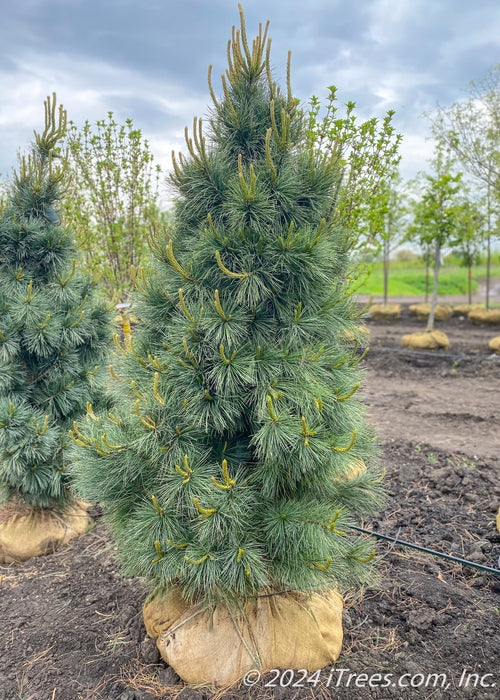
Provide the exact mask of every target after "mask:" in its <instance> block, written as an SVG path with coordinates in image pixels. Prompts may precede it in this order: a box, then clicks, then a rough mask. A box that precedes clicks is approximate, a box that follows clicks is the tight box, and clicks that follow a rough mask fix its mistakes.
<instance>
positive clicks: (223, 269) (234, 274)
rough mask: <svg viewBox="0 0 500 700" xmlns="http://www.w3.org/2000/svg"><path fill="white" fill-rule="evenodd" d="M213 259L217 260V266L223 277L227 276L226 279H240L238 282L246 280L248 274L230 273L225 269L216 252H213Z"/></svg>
mask: <svg viewBox="0 0 500 700" xmlns="http://www.w3.org/2000/svg"><path fill="white" fill-rule="evenodd" d="M215 257H216V259H217V265H218V266H219V267H220V269H221V270H222V272H223V273H224V274H225V275H227V276H228V277H232V278H233V279H240V280H243V279H246V278H247V277H249V273H248V272H231V270H228V269H227V267H226V266H225V265H224V263H223V262H222V259H221V256H220V253H219V251H218V250H216V251H215Z"/></svg>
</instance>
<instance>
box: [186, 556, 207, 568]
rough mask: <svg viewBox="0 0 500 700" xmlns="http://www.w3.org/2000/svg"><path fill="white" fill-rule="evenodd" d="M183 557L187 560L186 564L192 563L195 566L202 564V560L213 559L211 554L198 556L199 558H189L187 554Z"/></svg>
mask: <svg viewBox="0 0 500 700" xmlns="http://www.w3.org/2000/svg"><path fill="white" fill-rule="evenodd" d="M184 559H185V560H186V561H187V562H188V564H194V565H195V566H198V565H199V564H203V562H204V561H206V560H207V559H210V560H212V561H213V556H212V555H211V554H204V555H203V556H202V557H200V559H190V558H189V557H188V556H185V557H184Z"/></svg>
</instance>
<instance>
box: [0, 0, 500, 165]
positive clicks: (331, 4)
mask: <svg viewBox="0 0 500 700" xmlns="http://www.w3.org/2000/svg"><path fill="white" fill-rule="evenodd" d="M243 8H244V10H245V16H246V22H247V32H248V34H249V38H250V37H252V36H253V35H254V34H255V33H256V31H257V30H258V24H259V22H260V21H262V22H265V21H266V20H267V19H269V20H270V22H271V24H270V36H271V37H272V39H273V51H272V62H273V65H274V67H275V77H276V79H277V80H278V82H283V79H284V73H285V64H286V56H287V51H288V49H291V50H292V86H293V90H294V93H295V96H296V97H299V98H300V99H301V100H302V101H304V102H305V101H307V100H308V98H309V97H310V96H311V95H312V94H316V95H317V96H319V97H322V98H324V97H326V95H327V92H328V91H327V86H328V85H332V84H333V85H336V86H337V88H338V96H339V100H340V101H341V102H347V101H348V100H353V101H355V102H356V104H357V112H358V114H359V118H368V117H372V116H377V117H379V118H383V116H384V115H385V112H386V111H387V110H388V109H394V110H395V111H396V117H395V126H396V128H397V130H398V131H399V132H400V133H402V134H403V137H404V141H403V145H402V148H401V153H402V168H401V169H402V174H403V176H405V177H410V176H413V175H414V174H415V173H416V172H417V171H418V170H419V169H424V168H425V167H426V158H428V157H429V156H430V154H431V150H432V144H431V143H430V142H429V141H428V140H427V137H428V135H429V124H428V121H427V120H426V119H425V117H423V113H424V112H425V111H427V110H432V109H433V108H435V106H436V104H437V103H438V102H439V103H440V104H442V105H449V104H451V103H452V102H454V101H456V100H458V99H460V98H462V97H464V94H465V93H464V89H465V87H466V85H467V83H468V82H469V81H471V80H474V79H477V78H480V77H481V76H483V75H484V74H485V73H486V71H487V70H488V69H489V68H490V67H491V66H492V65H494V64H496V63H499V62H500V2H499V1H498V0H472V1H470V0H251V2H249V1H248V0H247V2H243ZM238 21H239V18H238V9H237V0H141V1H140V2H138V1H137V0H1V19H0V173H4V174H6V173H8V172H9V171H10V169H11V167H12V166H13V165H15V161H16V152H17V150H18V148H19V147H22V148H25V147H26V145H27V144H28V143H29V141H30V139H31V135H32V131H33V128H37V129H38V128H40V127H41V126H42V123H43V100H44V99H45V97H46V96H47V95H48V94H51V93H52V92H53V91H56V92H57V96H58V100H59V101H60V102H63V104H64V106H65V107H66V108H67V110H68V114H69V118H70V119H72V120H73V121H74V122H76V123H77V124H82V123H83V122H84V121H85V119H89V120H90V121H91V122H95V120H97V119H100V118H104V117H105V116H106V114H107V112H108V111H112V112H114V114H115V117H116V118H117V120H118V121H120V122H122V123H123V122H124V120H125V119H126V118H128V117H131V118H132V119H133V121H134V124H135V126H136V127H137V128H140V129H141V130H142V132H143V133H144V135H145V136H147V138H148V139H149V141H150V144H151V150H152V152H153V153H154V155H155V157H156V160H157V162H159V163H160V164H161V166H162V167H163V168H164V169H165V170H167V169H168V168H169V167H170V152H171V150H172V148H175V149H176V150H183V130H184V126H185V125H186V124H191V123H192V118H193V116H194V115H197V116H203V115H205V114H206V112H207V106H208V105H209V103H210V98H209V94H208V88H207V80H206V75H207V67H208V65H209V64H213V66H214V75H216V76H217V75H220V74H221V73H222V72H223V71H224V70H225V67H226V66H225V60H226V58H225V57H226V42H227V39H228V38H229V36H230V34H231V27H232V25H233V24H238ZM218 84H219V85H220V83H218ZM215 85H216V83H215V81H214V86H215ZM216 92H218V88H217V87H216Z"/></svg>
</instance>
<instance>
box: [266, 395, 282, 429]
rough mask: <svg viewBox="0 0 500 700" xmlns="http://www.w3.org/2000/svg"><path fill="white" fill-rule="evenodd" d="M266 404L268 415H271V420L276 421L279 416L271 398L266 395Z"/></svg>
mask: <svg viewBox="0 0 500 700" xmlns="http://www.w3.org/2000/svg"><path fill="white" fill-rule="evenodd" d="M266 404H267V410H268V411H269V415H270V416H271V420H272V422H273V423H278V421H279V417H278V415H277V414H276V413H275V411H274V407H273V400H272V398H271V396H268V397H267V398H266Z"/></svg>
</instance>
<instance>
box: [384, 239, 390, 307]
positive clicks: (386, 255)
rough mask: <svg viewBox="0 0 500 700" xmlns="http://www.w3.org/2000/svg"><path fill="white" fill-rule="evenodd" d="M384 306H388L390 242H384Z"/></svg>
mask: <svg viewBox="0 0 500 700" xmlns="http://www.w3.org/2000/svg"><path fill="white" fill-rule="evenodd" d="M383 249H384V306H387V297H388V294H389V241H387V240H384V244H383Z"/></svg>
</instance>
